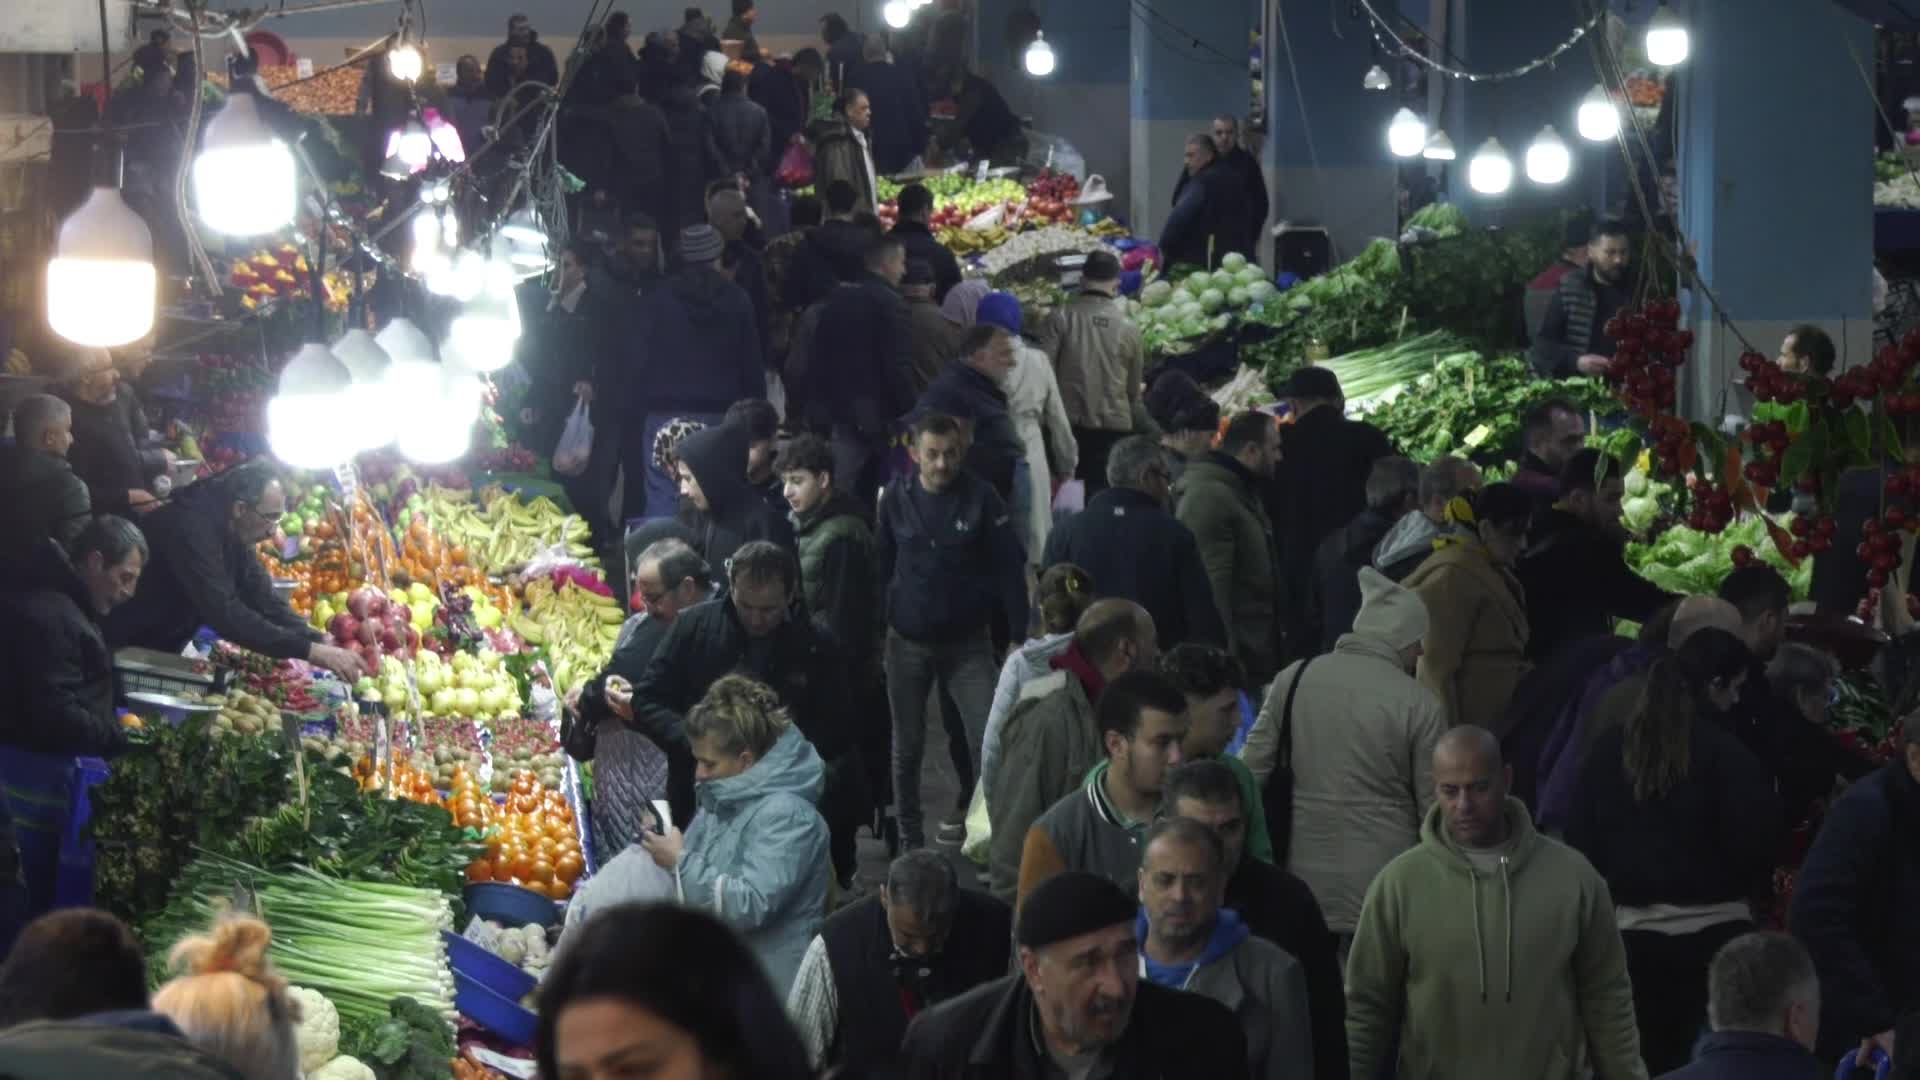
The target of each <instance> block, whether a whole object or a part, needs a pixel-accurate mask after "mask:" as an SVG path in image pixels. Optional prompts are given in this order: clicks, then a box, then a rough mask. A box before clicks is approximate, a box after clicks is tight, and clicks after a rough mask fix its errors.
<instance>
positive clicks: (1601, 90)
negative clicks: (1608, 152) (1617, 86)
mask: <svg viewBox="0 0 1920 1080" xmlns="http://www.w3.org/2000/svg"><path fill="white" fill-rule="evenodd" d="M1577 119H1578V123H1579V128H1580V137H1581V138H1583V139H1587V140H1589V141H1592V142H1606V141H1607V140H1608V139H1611V138H1613V137H1614V136H1616V135H1618V134H1620V106H1618V105H1615V104H1614V103H1613V98H1611V97H1608V96H1607V88H1606V87H1604V86H1600V85H1599V84H1597V83H1596V84H1595V85H1594V88H1593V89H1592V90H1589V91H1587V96H1586V97H1585V98H1583V99H1582V100H1581V102H1580V112H1579V113H1578V116H1577Z"/></svg>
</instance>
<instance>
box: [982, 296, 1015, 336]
mask: <svg viewBox="0 0 1920 1080" xmlns="http://www.w3.org/2000/svg"><path fill="white" fill-rule="evenodd" d="M974 321H976V322H983V323H987V324H988V325H990V326H997V327H999V328H1000V329H1002V330H1005V331H1006V332H1007V333H1009V334H1018V333H1019V332H1020V301H1019V300H1017V299H1015V298H1014V295H1013V294H1012V293H1003V292H990V293H988V294H987V295H985V296H983V297H981V298H980V309H979V310H978V311H976V312H975V313H974Z"/></svg>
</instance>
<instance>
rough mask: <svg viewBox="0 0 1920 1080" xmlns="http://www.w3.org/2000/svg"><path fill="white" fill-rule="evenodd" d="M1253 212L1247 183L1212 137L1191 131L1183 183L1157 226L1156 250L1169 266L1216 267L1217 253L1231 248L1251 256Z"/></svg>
mask: <svg viewBox="0 0 1920 1080" xmlns="http://www.w3.org/2000/svg"><path fill="white" fill-rule="evenodd" d="M1252 214H1253V212H1252V210H1251V209H1249V208H1248V206H1247V187H1246V184H1245V182H1244V181H1243V180H1242V179H1241V178H1240V176H1239V175H1237V174H1236V173H1234V172H1233V170H1232V169H1231V168H1230V167H1229V166H1227V165H1226V164H1225V163H1224V162H1222V161H1221V160H1220V151H1219V149H1218V148H1217V147H1215V146H1214V143H1213V136H1212V135H1210V134H1205V133H1202V134H1199V135H1194V136H1191V137H1189V138H1188V139H1187V171H1186V183H1185V184H1184V185H1183V186H1182V187H1181V188H1180V189H1179V197H1178V201H1176V202H1175V203H1174V204H1173V212H1172V213H1171V214H1169V215H1167V223H1166V224H1165V225H1164V226H1162V227H1161V229H1160V254H1161V255H1162V256H1164V257H1165V258H1166V260H1167V265H1168V266H1178V265H1182V264H1188V263H1191V264H1195V265H1198V266H1204V267H1208V268H1212V267H1215V266H1218V265H1219V264H1220V257H1221V256H1222V255H1225V254H1227V253H1228V252H1230V251H1231V252H1238V253H1239V254H1241V255H1245V256H1247V257H1249V258H1251V257H1252V256H1253V255H1254V249H1255V246H1256V238H1255V236H1254V235H1253V229H1252V227H1251V226H1249V225H1248V221H1249V220H1250V219H1251V218H1252Z"/></svg>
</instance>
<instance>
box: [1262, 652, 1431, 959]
mask: <svg viewBox="0 0 1920 1080" xmlns="http://www.w3.org/2000/svg"><path fill="white" fill-rule="evenodd" d="M1298 667H1299V665H1298V664H1297V663H1296V664H1295V665H1294V666H1293V667H1289V668H1287V669H1286V670H1285V671H1282V672H1281V673H1280V674H1279V676H1278V677H1277V678H1275V679H1274V681H1273V688H1272V690H1271V691H1270V692H1269V693H1268V694H1267V701H1266V704H1265V705H1264V706H1262V707H1261V709H1260V717H1259V719H1257V720H1255V721H1254V724H1253V731H1252V732H1251V733H1250V734H1248V736H1247V745H1246V746H1245V747H1244V748H1242V750H1241V751H1240V758H1241V760H1242V761H1244V762H1246V764H1247V768H1248V769H1250V770H1252V771H1253V775H1254V778H1255V779H1256V780H1258V781H1259V782H1260V783H1261V784H1262V785H1263V786H1264V785H1265V784H1266V782H1267V777H1268V776H1270V775H1271V774H1272V773H1273V769H1274V766H1275V764H1276V763H1277V760H1278V755H1279V752H1280V722H1281V715H1280V714H1281V711H1282V709H1283V708H1284V706H1285V704H1286V700H1287V688H1288V687H1290V686H1292V685H1293V676H1294V672H1295V669H1296V668H1298ZM1446 730H1447V722H1446V714H1445V711H1444V710H1443V709H1442V707H1441V705H1440V699H1439V698H1437V697H1435V696H1434V693H1433V691H1432V690H1430V689H1428V688H1427V687H1425V686H1422V685H1421V684H1420V683H1419V682H1418V681H1417V680H1415V679H1414V678H1413V676H1411V675H1408V674H1407V673H1406V671H1405V670H1404V669H1402V668H1401V667H1400V657H1399V654H1398V652H1397V651H1396V650H1395V649H1394V648H1393V647H1392V646H1391V645H1388V644H1387V643H1386V642H1384V641H1381V640H1380V639H1378V638H1373V637H1365V636H1362V635H1360V634H1348V635H1346V636H1345V637H1343V638H1341V639H1340V641H1339V643H1338V644H1336V645H1335V646H1334V650H1333V651H1332V652H1331V653H1328V654H1326V655H1325V656H1319V657H1315V658H1314V660H1313V662H1312V663H1310V664H1308V665H1307V670H1306V673H1305V674H1304V675H1303V676H1301V679H1300V690H1299V692H1298V693H1297V694H1295V695H1294V699H1293V775H1294V788H1293V832H1292V835H1291V837H1290V840H1289V845H1288V849H1287V851H1288V853H1287V869H1289V870H1291V871H1293V872H1294V873H1295V874H1296V875H1298V876H1299V878H1300V879H1301V880H1302V881H1305V882H1306V883H1307V884H1308V885H1309V886H1310V887H1312V889H1313V895H1314V896H1316V897H1318V898H1319V899H1320V909H1321V911H1322V912H1324V913H1325V914H1326V917H1327V926H1328V927H1330V928H1331V929H1333V930H1334V931H1335V932H1336V933H1342V934H1350V933H1352V932H1353V928H1354V925H1355V924H1356V923H1357V922H1358V921H1359V919H1360V901H1361V899H1362V898H1363V897H1365V896H1366V892H1367V885H1368V884H1369V883H1370V882H1372V881H1373V879H1374V876H1375V875H1376V874H1378V873H1379V872H1380V868H1381V867H1383V866H1385V865H1387V864H1388V863H1389V862H1392V861H1393V858H1394V856H1396V855H1399V854H1400V853H1401V852H1403V851H1405V850H1407V849H1408V848H1410V847H1412V846H1413V845H1414V844H1416V843H1418V842H1419V839H1420V818H1421V815H1422V814H1423V813H1424V812H1425V810H1426V808H1427V806H1429V805H1430V804H1431V803H1432V802H1433V746H1434V744H1435V743H1436V742H1439V741H1440V736H1441V735H1442V734H1443V733H1444V732H1445V731H1446Z"/></svg>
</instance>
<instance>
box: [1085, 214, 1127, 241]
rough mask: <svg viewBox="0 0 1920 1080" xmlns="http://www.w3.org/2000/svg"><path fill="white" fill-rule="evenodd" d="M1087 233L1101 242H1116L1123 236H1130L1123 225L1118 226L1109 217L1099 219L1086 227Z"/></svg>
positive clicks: (1118, 224)
mask: <svg viewBox="0 0 1920 1080" xmlns="http://www.w3.org/2000/svg"><path fill="white" fill-rule="evenodd" d="M1087 231H1088V232H1090V233H1092V234H1093V235H1095V236H1097V237H1099V238H1100V239H1102V240H1117V239H1119V238H1121V237H1123V236H1128V235H1131V234H1130V233H1129V232H1128V231H1127V227H1126V226H1125V225H1122V224H1120V223H1119V222H1117V221H1115V220H1113V219H1112V218H1110V217H1109V218H1101V219H1100V220H1099V221H1096V222H1094V223H1093V224H1092V225H1089V226H1087Z"/></svg>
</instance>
